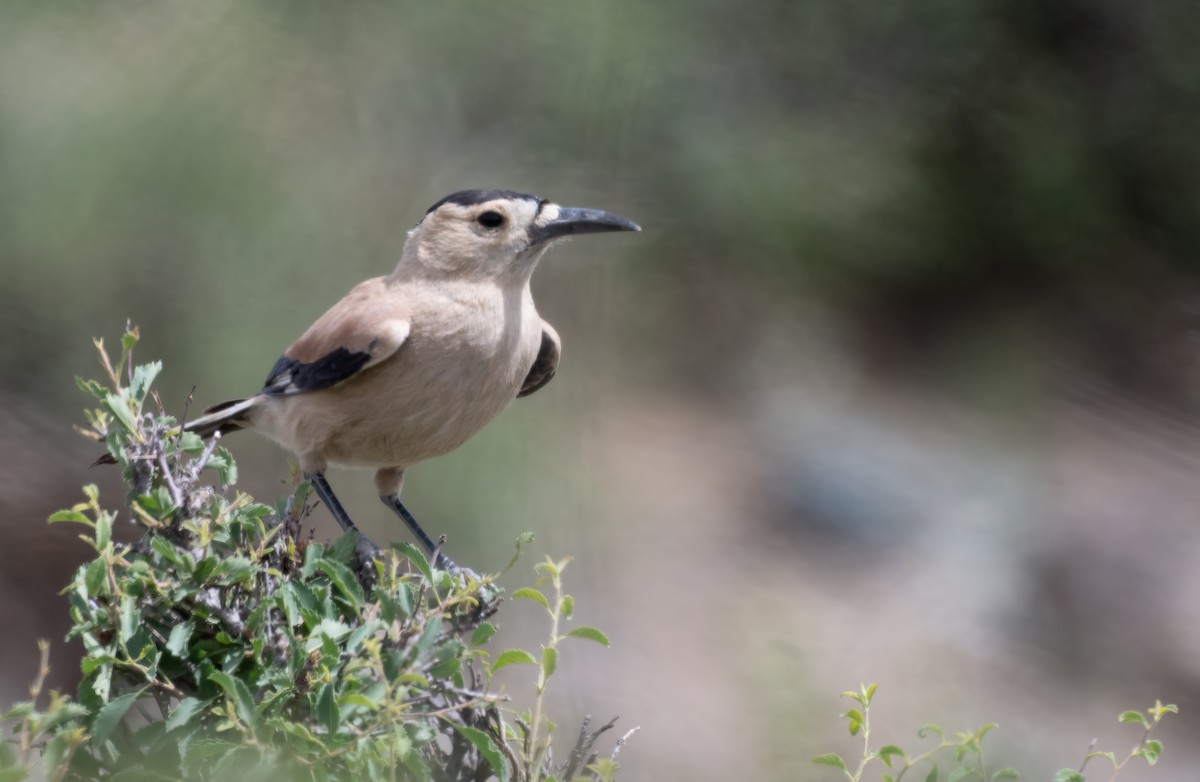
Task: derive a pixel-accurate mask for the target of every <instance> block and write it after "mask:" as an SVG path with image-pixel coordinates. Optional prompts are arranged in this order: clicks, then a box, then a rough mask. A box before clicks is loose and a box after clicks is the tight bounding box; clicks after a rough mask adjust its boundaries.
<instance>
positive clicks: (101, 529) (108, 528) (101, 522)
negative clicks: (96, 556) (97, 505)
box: [95, 512, 113, 549]
mask: <svg viewBox="0 0 1200 782" xmlns="http://www.w3.org/2000/svg"><path fill="white" fill-rule="evenodd" d="M112 528H113V515H112V514H111V513H106V512H101V513H100V515H99V516H97V517H96V535H95V538H96V548H97V549H102V548H104V547H105V546H107V545H108V543H109V541H110V540H112Z"/></svg>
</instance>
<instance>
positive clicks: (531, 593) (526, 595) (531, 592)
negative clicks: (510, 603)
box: [512, 587, 550, 611]
mask: <svg viewBox="0 0 1200 782" xmlns="http://www.w3.org/2000/svg"><path fill="white" fill-rule="evenodd" d="M512 596H513V599H514V600H532V601H533V602H535V603H537V604H539V605H540V606H541V607H542V608H544V609H546V610H547V611H549V610H550V601H549V600H547V599H546V596H545V595H543V594H542V593H541V591H539V590H537V589H531V588H530V587H522V588H521V589H518V590H517V591H516V592H513V593H512Z"/></svg>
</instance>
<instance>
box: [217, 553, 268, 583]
mask: <svg viewBox="0 0 1200 782" xmlns="http://www.w3.org/2000/svg"><path fill="white" fill-rule="evenodd" d="M257 569H258V568H257V567H256V566H255V564H254V563H253V562H251V561H250V560H249V559H248V558H247V557H243V556H241V555H236V554H235V555H233V556H230V557H226V558H225V559H222V560H221V561H220V562H218V563H217V566H216V567H215V568H213V571H212V573H211V574H210V575H209V579H211V580H212V581H215V582H217V583H218V584H230V585H232V584H240V583H241V582H243V581H245V580H246V579H248V578H250V577H251V576H252V575H254V573H255V571H256V570H257Z"/></svg>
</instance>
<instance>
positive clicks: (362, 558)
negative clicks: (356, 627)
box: [304, 472, 379, 594]
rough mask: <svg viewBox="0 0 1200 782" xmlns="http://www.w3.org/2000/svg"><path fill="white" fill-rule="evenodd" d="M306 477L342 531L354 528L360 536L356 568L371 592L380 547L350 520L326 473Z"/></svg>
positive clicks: (355, 547) (364, 587) (359, 576)
mask: <svg viewBox="0 0 1200 782" xmlns="http://www.w3.org/2000/svg"><path fill="white" fill-rule="evenodd" d="M304 479H305V480H307V481H308V482H309V483H310V484H312V487H313V490H314V491H316V493H317V496H318V497H320V498H321V502H323V503H325V507H326V508H328V509H329V512H330V513H332V514H333V517H334V518H335V519H337V523H338V526H340V527H341V528H342V531H343V532H350V531H351V530H353V532H354V534H355V535H357V536H358V541H357V542H356V543H355V545H354V553H355V568H354V570H355V572H356V573H357V575H358V581H359V583H360V584H362V587H363V590H364V591H366V592H367V593H368V594H369V593H370V591H371V587H372V586H373V585H374V583H375V566H374V564H373V563H374V561H375V559H376V558H377V557H378V556H379V547H378V546H376V545H375V544H374V543H372V542H371V539H370V538H368V537H367V536H366V535H364V534H362V533H361V532H359V531H358V527H357V526H356V525H355V524H354V522H353V521H351V520H350V515H349V514H348V513H346V509H345V508H343V507H342V503H341V502H339V501H338V498H337V495H336V494H334V493H333V487H332V486H330V485H329V481H327V480H325V473H323V472H310V473H305V475H304Z"/></svg>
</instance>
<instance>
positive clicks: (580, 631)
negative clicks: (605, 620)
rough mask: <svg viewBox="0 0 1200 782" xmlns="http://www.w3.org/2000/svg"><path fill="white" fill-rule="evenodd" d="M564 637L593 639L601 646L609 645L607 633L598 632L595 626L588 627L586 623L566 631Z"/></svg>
mask: <svg viewBox="0 0 1200 782" xmlns="http://www.w3.org/2000/svg"><path fill="white" fill-rule="evenodd" d="M566 637H567V638H586V639H587V640H589V641H595V642H596V643H598V644H600V645H601V646H609V645H610V642H609V640H608V636H607V635H605V634H604V633H602V632H600V631H599V630H597V629H596V628H595V627H588V626H587V625H582V626H580V627H576V628H574V629H572V630H571V631H570V632H569V633H567V635H566Z"/></svg>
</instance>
